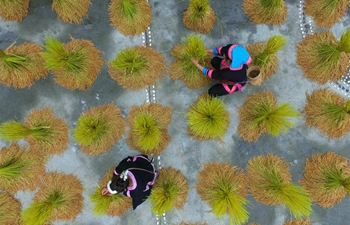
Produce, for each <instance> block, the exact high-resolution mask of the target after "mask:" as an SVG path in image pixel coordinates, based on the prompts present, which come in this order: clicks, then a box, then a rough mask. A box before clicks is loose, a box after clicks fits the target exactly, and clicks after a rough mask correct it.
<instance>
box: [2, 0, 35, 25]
mask: <svg viewBox="0 0 350 225" xmlns="http://www.w3.org/2000/svg"><path fill="white" fill-rule="evenodd" d="M29 2H30V0H15V1H0V16H1V17H2V19H3V20H5V21H6V20H13V21H17V22H21V21H22V20H23V18H24V17H25V16H26V15H27V14H28V10H29Z"/></svg>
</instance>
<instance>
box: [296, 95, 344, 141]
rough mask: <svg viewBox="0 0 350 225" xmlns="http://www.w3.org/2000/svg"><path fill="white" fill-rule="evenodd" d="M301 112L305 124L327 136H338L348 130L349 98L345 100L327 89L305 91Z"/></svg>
mask: <svg viewBox="0 0 350 225" xmlns="http://www.w3.org/2000/svg"><path fill="white" fill-rule="evenodd" d="M306 99H307V104H306V105H305V106H304V109H303V113H304V115H305V119H306V125H307V126H309V127H316V128H317V129H318V130H320V131H321V132H322V133H324V134H326V135H327V136H328V137H329V138H340V137H342V136H344V135H345V134H347V133H348V132H349V130H350V100H347V101H345V99H344V98H342V97H341V96H340V95H338V94H337V93H335V92H333V91H330V90H329V89H318V90H314V91H313V92H312V94H311V95H309V94H308V93H306Z"/></svg>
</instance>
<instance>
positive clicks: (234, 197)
mask: <svg viewBox="0 0 350 225" xmlns="http://www.w3.org/2000/svg"><path fill="white" fill-rule="evenodd" d="M246 184H247V181H246V178H245V175H244V172H243V171H242V170H240V169H239V168H237V167H235V166H230V164H228V163H208V164H204V168H203V170H202V171H200V172H199V173H198V182H197V184H196V186H195V187H196V190H197V192H198V194H199V196H200V197H201V198H202V199H203V200H204V201H206V202H207V203H208V204H209V205H210V206H211V208H212V211H213V213H214V214H215V215H216V216H217V217H222V216H224V215H226V214H228V215H229V217H230V224H243V223H245V222H247V220H248V218H249V213H248V211H247V209H246V207H247V205H248V204H249V202H248V200H247V199H246V198H245V196H246V195H247V191H246Z"/></svg>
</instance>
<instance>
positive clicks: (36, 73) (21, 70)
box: [0, 42, 48, 88]
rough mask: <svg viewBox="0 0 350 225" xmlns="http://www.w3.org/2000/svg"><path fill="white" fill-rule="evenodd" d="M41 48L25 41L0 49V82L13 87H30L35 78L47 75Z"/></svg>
mask: <svg viewBox="0 0 350 225" xmlns="http://www.w3.org/2000/svg"><path fill="white" fill-rule="evenodd" d="M42 50H43V49H42V48H41V47H40V46H39V45H38V44H35V43H30V42H25V43H23V44H20V45H18V46H15V45H11V46H9V47H8V48H7V49H5V50H4V51H2V50H0V82H1V83H2V84H3V85H6V86H13V87H14V88H25V87H30V86H31V85H32V84H33V83H34V82H35V81H36V80H39V79H40V78H42V77H45V76H46V75H47V72H48V71H47V69H46V68H45V61H44V59H43V57H42V56H41V52H42Z"/></svg>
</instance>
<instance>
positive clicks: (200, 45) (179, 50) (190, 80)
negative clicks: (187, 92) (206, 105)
mask: <svg viewBox="0 0 350 225" xmlns="http://www.w3.org/2000/svg"><path fill="white" fill-rule="evenodd" d="M170 54H171V56H174V57H175V62H172V63H170V78H171V79H173V80H176V79H181V80H183V82H184V83H185V84H186V85H187V87H188V88H191V89H199V88H203V87H205V86H207V85H209V84H210V79H209V78H208V77H207V76H204V75H203V74H202V72H201V71H200V70H198V68H197V67H196V66H195V65H194V64H193V63H192V62H191V58H194V59H196V60H198V62H199V63H200V64H201V65H203V66H206V65H209V63H210V56H209V55H208V53H207V51H206V48H205V46H204V42H203V40H202V39H201V38H200V37H198V36H194V35H190V36H188V37H186V38H184V39H183V40H182V43H181V44H180V45H175V46H174V47H173V49H172V50H171V53H170Z"/></svg>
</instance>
